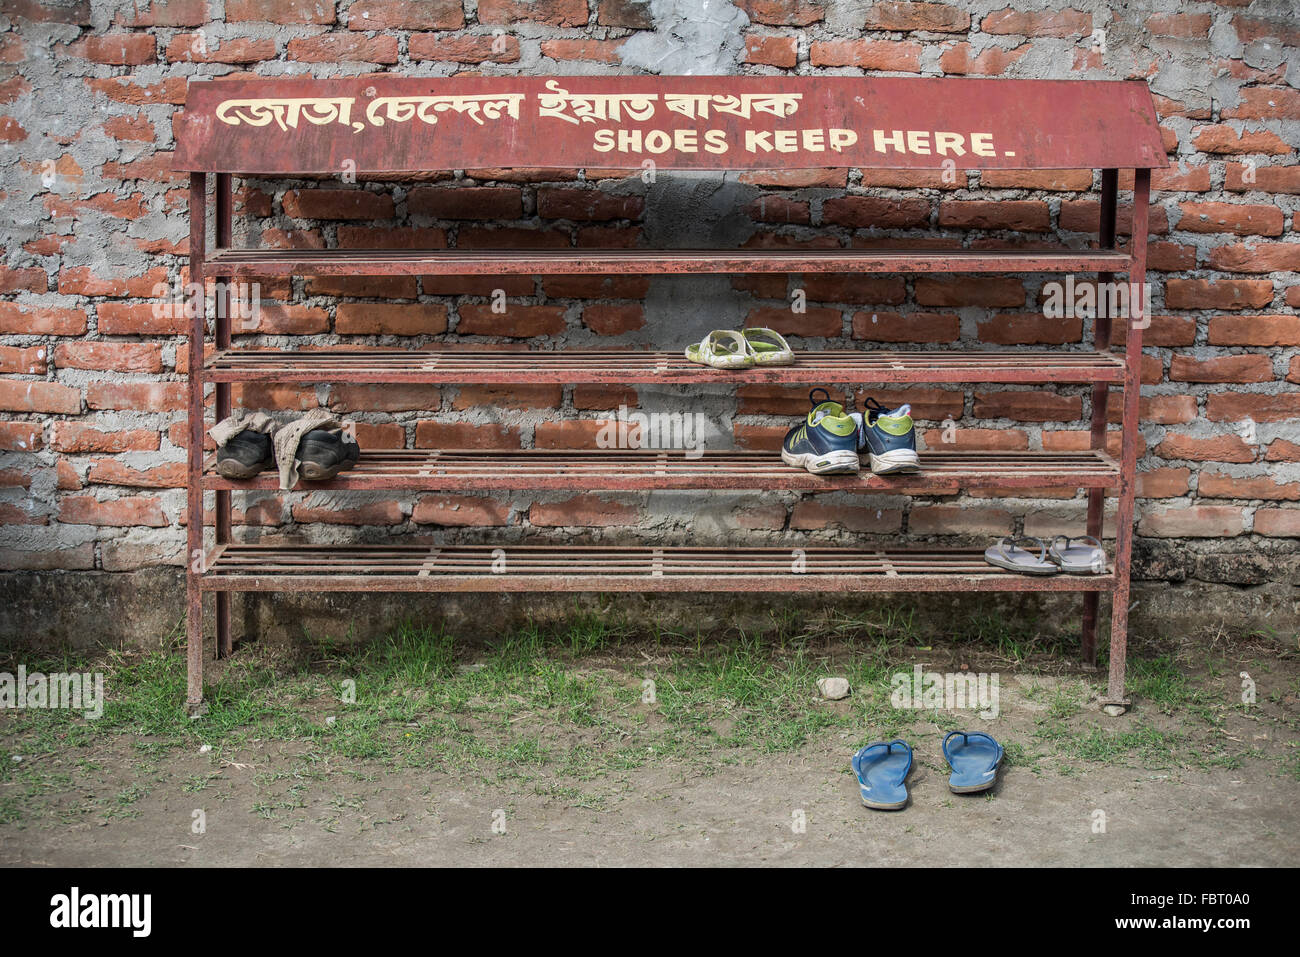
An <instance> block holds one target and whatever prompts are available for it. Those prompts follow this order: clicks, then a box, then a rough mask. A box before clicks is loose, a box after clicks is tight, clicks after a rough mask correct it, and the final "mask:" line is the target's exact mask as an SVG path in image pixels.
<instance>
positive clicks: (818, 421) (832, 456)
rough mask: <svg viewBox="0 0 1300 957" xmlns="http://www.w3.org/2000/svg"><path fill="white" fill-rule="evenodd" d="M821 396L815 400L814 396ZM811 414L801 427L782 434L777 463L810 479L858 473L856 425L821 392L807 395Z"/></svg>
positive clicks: (819, 390) (817, 391) (827, 393)
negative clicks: (805, 472)
mask: <svg viewBox="0 0 1300 957" xmlns="http://www.w3.org/2000/svg"><path fill="white" fill-rule="evenodd" d="M819 392H820V393H821V394H822V395H823V396H825V398H824V399H821V400H818V398H817V393H819ZM808 398H809V400H811V402H812V410H811V411H809V413H808V419H807V421H805V422H804V423H803V424H802V425H796V426H795V427H794V428H793V429H791V430H790V431H789V432H787V433H786V436H785V441H784V442H782V443H781V461H782V462H784V463H785V464H786V465H791V466H793V467H794V468H797V469H807V470H808V471H809V472H812V473H813V475H839V474H843V473H851V472H856V471H857V470H858V424H857V422H855V421H854V420H853V419H852V418H851V417H850V416H848V415H846V414H845V412H844V406H842V405H840V404H839V403H838V402H832V401H831V400H830V399H831V394H830V393H829V392H827V391H826V390H825V389H813V390H812V391H811V392H809V393H808Z"/></svg>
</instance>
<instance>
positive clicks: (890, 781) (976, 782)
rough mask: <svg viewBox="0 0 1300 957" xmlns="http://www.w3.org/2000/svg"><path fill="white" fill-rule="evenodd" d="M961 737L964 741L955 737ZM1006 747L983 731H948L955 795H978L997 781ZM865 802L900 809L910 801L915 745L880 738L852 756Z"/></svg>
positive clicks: (946, 742) (950, 780) (951, 784)
mask: <svg viewBox="0 0 1300 957" xmlns="http://www.w3.org/2000/svg"><path fill="white" fill-rule="evenodd" d="M958 738H960V739H961V740H955V739H958ZM1002 755H1003V748H1002V745H1000V744H998V742H997V740H996V739H995V738H994V737H993V735H991V734H985V733H984V732H983V731H949V732H948V733H947V734H946V735H944V737H943V757H944V760H946V761H947V762H948V766H949V767H950V768H952V776H951V777H949V778H948V787H949V788H950V789H951V790H952V791H953V793H954V794H976V793H978V792H980V791H987V790H988V789H989V788H991V787H993V785H994V784H996V783H997V779H998V765H1000V764H1001V763H1002ZM850 763H851V764H852V766H853V773H854V774H855V775H857V778H858V788H859V789H860V790H861V792H862V803H863V804H865V805H866V806H867V807H869V808H875V809H876V810H877V811H897V810H899V809H900V808H902V807H904V806H906V804H907V776H908V775H909V774H911V773H912V746H911V745H910V744H908V743H907V742H906V741H904V740H903V739H902V738H895V739H894V740H893V741H877V742H875V743H874V744H869V745H867V746H866V747H865V748H863V749H862V750H861V751H859V752H858V753H857V754H855V755H854V756H853V760H852V762H850Z"/></svg>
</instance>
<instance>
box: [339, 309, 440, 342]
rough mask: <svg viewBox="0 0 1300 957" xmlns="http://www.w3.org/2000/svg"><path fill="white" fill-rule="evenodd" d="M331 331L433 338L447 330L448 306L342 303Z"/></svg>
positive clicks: (357, 334)
mask: <svg viewBox="0 0 1300 957" xmlns="http://www.w3.org/2000/svg"><path fill="white" fill-rule="evenodd" d="M334 331H335V332H337V333H338V334H339V335H346V336H366V335H373V336H434V335H439V334H441V333H444V332H446V331H447V307H446V306H444V305H441V304H439V303H426V302H420V303H390V302H382V303H381V302H341V303H339V305H338V307H337V308H336V309H335V312H334Z"/></svg>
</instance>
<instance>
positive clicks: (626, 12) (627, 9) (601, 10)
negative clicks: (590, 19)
mask: <svg viewBox="0 0 1300 957" xmlns="http://www.w3.org/2000/svg"><path fill="white" fill-rule="evenodd" d="M596 22H597V23H599V24H600V25H601V26H606V27H630V28H631V29H633V30H649V29H650V28H651V27H653V26H654V17H652V16H651V14H650V3H649V0H598V2H597V5H596Z"/></svg>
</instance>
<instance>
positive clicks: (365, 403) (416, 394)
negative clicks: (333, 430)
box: [330, 383, 442, 412]
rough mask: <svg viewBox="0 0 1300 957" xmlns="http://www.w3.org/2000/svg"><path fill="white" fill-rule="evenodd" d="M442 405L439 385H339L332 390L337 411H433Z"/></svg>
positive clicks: (331, 400)
mask: <svg viewBox="0 0 1300 957" xmlns="http://www.w3.org/2000/svg"><path fill="white" fill-rule="evenodd" d="M441 404H442V393H441V392H440V390H439V389H438V387H437V386H435V385H425V384H423V383H410V384H404V385H399V384H395V383H385V384H383V385H336V386H334V389H333V391H332V392H331V393H330V408H331V409H332V410H334V411H335V412H371V411H373V412H409V411H411V410H419V411H431V410H436V409H438V408H439V407H440V406H441Z"/></svg>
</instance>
